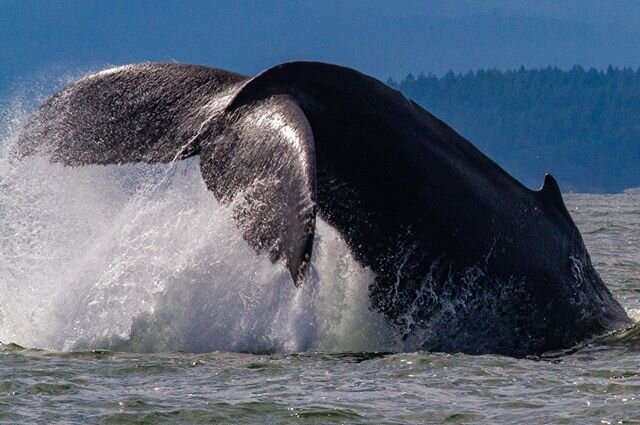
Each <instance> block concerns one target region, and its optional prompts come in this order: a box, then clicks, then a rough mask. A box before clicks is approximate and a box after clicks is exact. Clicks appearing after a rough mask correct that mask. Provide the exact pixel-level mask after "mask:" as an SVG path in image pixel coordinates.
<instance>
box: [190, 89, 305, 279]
mask: <svg viewBox="0 0 640 425" xmlns="http://www.w3.org/2000/svg"><path fill="white" fill-rule="evenodd" d="M214 127H215V129H213V130H212V133H211V136H210V138H209V140H208V141H207V142H206V144H205V145H203V148H202V152H201V154H200V161H201V162H200V167H201V170H202V176H203V178H204V180H205V182H206V183H207V186H208V187H209V189H210V190H211V191H213V193H214V194H215V196H216V197H217V198H218V199H220V200H222V201H231V200H234V199H235V200H234V203H235V205H234V217H235V218H236V220H237V221H238V223H239V226H240V228H241V230H242V232H243V235H244V238H245V239H246V240H247V242H249V244H250V245H251V246H253V247H254V248H255V249H256V250H257V251H258V252H268V253H269V256H270V257H271V258H272V260H274V261H275V260H277V259H281V258H282V259H284V260H285V263H286V265H287V268H288V269H289V272H290V274H291V277H292V279H293V281H294V283H295V284H296V285H298V284H300V282H301V280H302V278H303V276H304V272H305V270H306V267H307V266H308V263H309V260H310V258H311V249H312V246H313V236H314V228H315V216H316V169H315V152H314V141H313V134H312V132H311V128H310V127H309V123H308V121H307V119H306V117H305V115H304V113H303V112H302V110H300V107H299V106H298V104H297V103H296V102H295V101H294V100H293V99H292V98H291V97H289V96H287V95H274V96H269V97H266V98H264V99H260V100H255V101H252V102H250V103H247V104H244V105H236V107H234V108H233V110H230V109H227V111H226V116H225V118H223V120H222V125H220V123H216V124H214ZM248 170H250V171H249V172H247V171H248Z"/></svg>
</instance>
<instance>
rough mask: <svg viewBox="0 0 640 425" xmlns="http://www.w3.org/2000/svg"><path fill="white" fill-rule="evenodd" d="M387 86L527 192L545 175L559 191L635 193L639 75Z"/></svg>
mask: <svg viewBox="0 0 640 425" xmlns="http://www.w3.org/2000/svg"><path fill="white" fill-rule="evenodd" d="M388 84H389V85H391V86H392V87H395V88H397V89H399V90H401V91H402V92H403V93H405V94H406V95H407V96H408V97H410V98H412V99H413V100H415V101H416V102H418V103H419V104H421V105H422V106H423V107H424V108H425V109H427V110H428V111H430V112H431V113H433V114H434V115H436V116H437V117H439V118H440V119H442V120H444V121H445V122H447V123H448V124H449V125H450V126H452V127H453V128H454V129H456V131H458V133H460V134H462V135H463V136H464V137H466V138H467V139H468V140H470V141H471V142H472V143H474V144H475V145H476V146H477V147H478V148H479V149H480V150H482V151H483V152H485V153H486V154H487V155H488V156H489V157H491V158H492V159H493V160H494V161H496V162H497V163H498V164H500V165H501V166H502V167H503V168H505V169H506V170H507V171H509V172H510V173H511V174H512V175H514V176H515V177H517V178H518V179H519V180H520V181H522V182H523V183H524V184H525V185H527V186H528V187H530V188H532V189H534V188H535V189H537V188H538V187H539V186H540V185H541V184H542V181H543V176H544V173H545V172H549V173H551V174H553V175H554V176H555V177H556V178H557V179H558V181H559V183H560V187H561V189H562V191H564V192H571V191H572V192H591V193H615V192H622V191H623V190H625V189H627V188H636V187H640V69H637V70H635V71H634V70H633V69H629V68H623V69H618V68H612V67H609V68H608V69H607V70H603V71H600V70H596V69H593V68H592V69H589V70H585V69H584V68H582V67H580V66H575V67H573V68H572V69H571V70H569V71H565V70H561V69H558V68H555V67H548V68H543V69H525V68H523V67H521V68H520V69H518V70H513V71H498V70H494V69H489V70H479V71H475V72H473V71H470V72H468V73H466V74H454V73H453V72H449V73H448V74H446V75H444V76H442V77H437V76H435V75H433V74H427V75H425V74H420V75H418V76H417V77H415V76H414V75H412V74H409V75H407V77H405V78H404V79H403V80H401V81H400V82H396V81H393V80H389V81H388Z"/></svg>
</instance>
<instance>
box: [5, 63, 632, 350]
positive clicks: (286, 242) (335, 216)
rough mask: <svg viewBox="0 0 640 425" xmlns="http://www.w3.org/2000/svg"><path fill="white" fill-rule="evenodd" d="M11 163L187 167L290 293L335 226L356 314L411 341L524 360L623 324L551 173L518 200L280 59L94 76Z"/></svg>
mask: <svg viewBox="0 0 640 425" xmlns="http://www.w3.org/2000/svg"><path fill="white" fill-rule="evenodd" d="M11 154H12V156H13V157H15V158H17V159H19V158H22V157H25V156H27V155H36V154H37V155H46V156H48V157H49V158H50V160H51V161H53V162H59V163H62V164H64V165H67V166H74V167H75V166H82V165H86V164H120V163H129V162H149V163H151V162H167V163H168V162H171V161H176V160H180V159H184V158H188V157H190V156H194V155H199V156H200V167H201V172H202V178H203V179H204V181H205V183H206V185H207V187H208V189H209V190H211V191H212V192H213V194H214V195H215V197H216V198H217V199H218V200H219V201H220V202H223V203H229V204H232V205H233V211H234V219H235V220H236V223H237V225H238V227H239V229H240V231H241V232H242V234H243V237H244V239H245V240H246V241H247V242H248V244H249V245H250V246H251V247H253V248H254V249H255V251H256V252H258V253H263V254H266V255H268V256H269V257H270V258H271V260H272V261H274V262H281V263H283V264H284V266H286V267H287V268H288V270H289V273H290V275H291V278H292V281H293V284H295V285H301V284H304V280H305V276H306V275H307V274H308V270H309V267H310V259H311V254H312V251H313V241H314V231H315V221H316V217H317V216H320V217H322V218H323V219H324V220H325V221H326V222H328V223H329V224H330V225H331V226H333V227H334V228H335V229H337V230H338V231H339V232H340V234H341V235H342V237H343V238H344V240H345V242H346V243H347V245H348V246H349V248H350V250H351V251H352V254H353V256H354V258H355V259H356V260H357V261H358V262H359V263H360V264H361V265H363V266H365V267H369V268H370V269H371V270H372V271H373V273H374V275H375V281H374V282H372V283H371V284H370V287H369V296H370V299H371V308H372V309H374V310H376V311H379V312H381V313H383V314H384V315H385V316H386V317H387V319H388V321H389V322H390V323H391V324H392V325H393V326H394V327H395V328H397V329H398V330H399V333H400V334H401V335H402V337H403V338H404V339H405V340H407V341H413V345H412V346H417V347H421V348H424V349H429V350H438V351H447V352H457V351H462V352H467V353H498V354H506V355H513V356H523V355H527V354H539V353H543V352H545V351H549V350H554V349H561V348H567V347H571V346H573V345H575V344H576V343H578V342H580V341H581V340H584V339H586V338H589V337H592V336H594V335H597V334H601V333H604V332H606V331H609V330H615V329H621V328H624V327H626V326H628V325H629V324H630V319H629V318H628V317H627V315H626V313H625V311H624V309H623V308H622V306H621V305H620V304H619V303H618V302H617V301H616V300H615V299H614V297H613V296H612V294H611V293H610V291H609V290H608V289H607V287H606V286H605V284H604V283H603V282H602V280H601V279H600V277H599V276H598V274H597V272H596V271H595V269H594V268H593V266H592V264H591V260H590V257H589V254H588V252H587V250H586V248H585V246H584V243H583V240H582V237H581V235H580V232H579V231H578V229H577V227H576V225H575V224H574V222H573V220H572V218H571V216H570V214H569V212H568V211H567V209H566V207H565V205H564V202H563V199H562V196H561V194H560V190H559V187H558V184H557V183H556V181H555V180H554V178H553V177H552V176H551V175H546V176H545V178H544V184H543V186H542V188H541V189H540V190H538V191H532V190H530V189H528V188H526V187H524V186H523V185H522V184H521V183H519V182H518V181H517V180H516V179H514V178H513V177H511V176H510V175H509V174H508V173H507V172H506V171H504V170H503V169H502V168H500V167H499V166H498V165H497V164H496V163H494V162H493V161H492V160H491V159H489V158H488V157H487V156H485V155H484V154H482V153H481V152H480V151H479V150H478V149H476V148H475V147H474V146H473V145H472V144H471V143H470V142H469V141H467V140H466V139H464V138H463V137H462V136H460V135H459V134H457V133H456V132H455V131H454V130H453V129H452V128H450V127H449V126H447V125H446V124H445V123H444V122H442V121H441V120H439V119H438V118H436V117H435V116H433V115H432V114H430V113H429V112H427V111H426V110H424V109H423V108H422V107H420V106H419V105H417V104H416V103H414V102H413V101H411V100H410V99H408V98H406V97H405V96H404V95H402V94H401V93H400V92H398V91H396V90H393V89H391V88H389V87H387V86H386V85H384V84H383V83H381V82H380V81H378V80H376V79H374V78H372V77H369V76H367V75H364V74H362V73H360V72H357V71H355V70H352V69H349V68H345V67H341V66H336V65H330V64H324V63H317V62H291V63H285V64H282V65H278V66H275V67H272V68H269V69H267V70H265V71H263V72H262V73H260V74H258V75H257V76H255V77H253V78H250V77H247V76H244V75H241V74H237V73H232V72H228V71H225V70H221V69H215V68H209V67H204V66H197V65H185V64H175V63H172V64H158V63H144V64H136V65H127V66H123V67H118V68H114V69H108V70H105V71H102V72H98V73H96V74H92V75H89V76H86V77H84V78H82V79H81V80H79V81H77V82H75V83H73V84H71V85H69V86H68V87H66V88H64V89H62V90H61V91H59V92H58V93H56V94H54V95H53V96H52V97H50V98H49V99H48V100H46V101H45V102H44V104H43V105H42V106H40V108H39V109H37V110H36V111H35V112H34V114H33V116H32V117H31V119H30V120H29V122H28V123H27V125H26V126H25V128H24V130H23V131H22V133H21V135H20V138H19V140H18V142H17V143H16V144H15V146H14V148H13V151H12V152H11ZM434 318H437V319H438V320H434ZM434 326H436V327H437V328H434ZM427 333H428V334H429V335H430V338H429V341H430V343H429V345H421V342H422V341H424V340H426V338H425V335H426V334H427ZM434 335H436V337H435V338H434V337H433V336H434Z"/></svg>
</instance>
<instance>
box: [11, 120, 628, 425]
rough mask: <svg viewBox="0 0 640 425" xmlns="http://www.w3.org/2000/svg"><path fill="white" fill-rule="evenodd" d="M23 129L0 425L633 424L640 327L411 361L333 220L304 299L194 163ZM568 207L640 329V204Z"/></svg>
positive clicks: (15, 181) (320, 236)
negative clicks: (36, 140)
mask: <svg viewBox="0 0 640 425" xmlns="http://www.w3.org/2000/svg"><path fill="white" fill-rule="evenodd" d="M18 121H19V119H18V120H17V121H16V122H15V123H14V124H12V122H11V121H8V124H6V125H5V127H6V129H4V131H3V136H2V145H1V146H0V148H1V149H2V150H1V152H2V153H1V154H0V341H2V344H1V345H0V423H161V422H165V423H216V422H217V423H252V424H253V423H278V424H279V423H441V422H447V423H489V422H498V423H513V422H523V423H640V376H639V375H640V356H639V354H640V329H636V328H632V329H630V330H628V331H626V332H623V333H620V334H617V335H610V336H606V337H604V338H599V339H596V340H593V341H588V342H585V343H584V344H582V345H581V346H580V347H576V348H575V349H572V350H567V351H566V352H562V353H560V352H559V353H550V354H548V355H546V356H543V357H541V358H527V359H514V358H510V357H504V356H492V355H485V356H470V355H463V354H443V353H427V352H401V351H403V345H402V341H399V340H398V339H397V337H396V335H394V332H393V331H392V330H391V329H390V328H389V327H388V325H387V324H386V322H385V320H384V319H383V318H382V317H381V316H380V315H379V314H377V313H375V312H373V311H371V309H370V308H369V302H368V296H367V285H368V283H369V282H370V281H371V279H372V276H371V273H370V271H369V270H367V269H366V268H363V267H361V266H360V265H358V264H357V262H355V261H354V259H353V258H352V257H351V256H350V254H349V251H348V249H347V248H346V245H345V243H344V241H343V240H341V238H340V236H339V235H338V234H337V233H336V232H335V231H334V230H333V229H332V228H330V227H329V226H328V225H326V224H325V223H323V222H321V221H320V222H319V223H318V231H317V239H316V249H315V251H314V257H313V259H312V268H311V273H310V277H309V279H308V280H307V281H306V282H304V284H303V285H302V287H301V288H299V289H295V288H294V287H293V285H291V283H290V279H289V277H288V275H287V273H286V271H285V270H284V268H283V267H282V266H280V265H278V264H276V265H273V264H271V263H270V262H269V260H268V259H267V258H264V257H262V256H258V255H256V254H255V253H254V252H253V250H251V249H250V248H249V247H248V246H247V244H246V243H245V242H244V241H243V239H242V237H241V235H240V233H239V232H238V230H237V229H236V226H235V224H234V223H233V220H232V217H231V216H232V212H231V209H230V207H228V206H223V205H219V204H218V203H217V202H216V200H215V199H214V198H213V196H212V195H211V193H210V192H208V191H207V190H206V188H205V186H204V183H203V181H202V179H201V178H200V174H199V170H198V159H197V158H194V159H191V160H189V161H183V162H179V163H176V164H169V165H135V166H134V165H123V166H116V165H113V166H90V167H82V168H68V167H63V166H60V165H56V164H50V163H49V162H48V161H47V160H46V159H43V158H37V157H34V158H27V159H25V160H22V161H14V160H11V159H10V158H9V157H8V155H7V152H8V149H9V147H10V146H11V144H12V143H13V142H14V140H15V137H16V136H15V135H16V131H14V130H13V128H14V127H15V128H19V122H18ZM12 126H14V127H12ZM566 202H567V206H568V209H569V210H570V211H571V213H572V215H573V216H574V218H575V220H576V222H577V224H578V227H579V228H580V229H581V231H582V232H583V235H584V238H585V242H586V244H587V247H588V249H589V251H590V253H591V256H592V259H593V262H594V265H595V266H596V268H597V270H598V271H599V273H600V274H601V276H602V277H603V279H604V280H605V282H607V284H608V285H609V287H610V288H611V290H612V292H613V293H614V294H615V295H616V296H617V298H618V299H619V300H620V301H621V303H622V304H623V305H624V306H625V307H626V308H627V310H628V311H629V313H630V315H631V316H632V317H635V318H637V317H638V316H640V313H639V312H640V195H630V194H627V195H574V194H569V195H566ZM249 353H251V354H249Z"/></svg>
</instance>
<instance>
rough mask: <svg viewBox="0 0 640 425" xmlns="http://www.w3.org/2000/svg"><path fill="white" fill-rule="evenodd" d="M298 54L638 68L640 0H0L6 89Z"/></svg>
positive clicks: (397, 64)
mask: <svg viewBox="0 0 640 425" xmlns="http://www.w3.org/2000/svg"><path fill="white" fill-rule="evenodd" d="M297 59H309V60H321V61H327V62H334V63H340V64H343V65H347V66H351V67H354V68H357V69H360V70H362V71H364V72H367V73H369V74H372V75H374V76H376V77H378V78H381V79H383V80H384V79H386V78H388V77H393V78H395V79H398V78H401V77H404V76H405V75H406V74H407V73H409V72H413V73H419V72H421V71H424V72H434V73H436V74H443V73H445V72H446V71H448V70H449V69H452V70H454V71H462V72H465V71H467V70H469V69H477V68H480V67H483V68H487V67H496V68H500V69H508V68H516V67H519V66H520V65H524V66H526V67H540V66H546V65H556V66H560V67H563V68H569V67H571V66H572V65H574V64H580V65H582V66H585V67H590V66H594V67H597V68H605V67H606V66H607V65H609V64H612V65H614V66H619V67H622V66H629V67H633V68H637V67H638V66H640V2H639V1H625V0H619V1H602V2H596V1H595V0H594V1H567V2H548V1H517V0H512V1H495V0H494V1H492V0H487V1H482V2H480V1H397V2H396V1H388V2H376V1H373V0H370V1H364V0H352V1H334V0H326V1H308V0H307V1H304V0H297V1H266V0H264V1H242V0H227V1H199V0H193V1H187V0H183V1H165V0H153V1H151V0H149V1H134V0H128V1H117V0H109V1H107V0H104V1H91V0H81V1H75V0H51V1H44V0H40V1H31V0H0V92H1V91H3V89H6V88H7V87H10V86H12V85H16V84H24V83H25V82H27V83H28V82H29V81H30V80H31V79H36V78H42V76H49V75H63V74H77V73H79V72H82V71H83V70H94V69H98V68H103V67H105V66H108V65H117V64H124V63H131V62H142V61H180V62H190V63H200V64H207V65H211V66H216V67H221V68H228V69H232V70H235V71H239V72H244V73H247V74H252V73H256V72H258V71H260V70H261V69H263V68H266V67H268V66H271V65H273V64H276V63H280V62H284V61H289V60H297Z"/></svg>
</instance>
